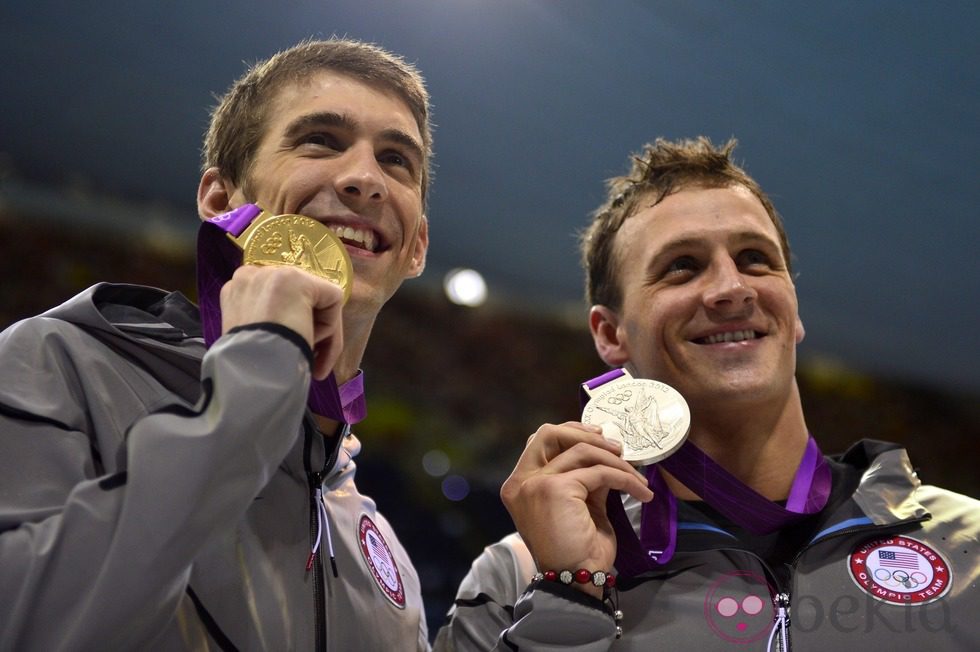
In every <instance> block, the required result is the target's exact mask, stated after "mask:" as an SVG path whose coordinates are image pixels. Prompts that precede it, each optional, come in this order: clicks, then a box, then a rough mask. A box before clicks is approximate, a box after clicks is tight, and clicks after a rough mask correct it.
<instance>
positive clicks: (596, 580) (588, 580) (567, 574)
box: [531, 568, 616, 589]
mask: <svg viewBox="0 0 980 652" xmlns="http://www.w3.org/2000/svg"><path fill="white" fill-rule="evenodd" d="M531 579H534V580H539V581H540V580H548V581H549V582H561V583H562V584H566V585H567V584H571V583H572V582H578V583H579V584H592V586H597V587H603V588H607V589H611V588H613V587H614V586H616V576H615V575H613V574H612V573H607V572H606V571H601V570H597V571H594V572H591V573H590V572H589V571H587V570H586V569H584V568H580V569H578V570H577V571H575V572H574V573H573V572H572V571H570V570H567V569H566V570H560V571H553V570H549V571H545V572H543V573H536V574H535V575H534V577H533V578H531Z"/></svg>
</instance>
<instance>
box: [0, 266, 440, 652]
mask: <svg viewBox="0 0 980 652" xmlns="http://www.w3.org/2000/svg"><path fill="white" fill-rule="evenodd" d="M310 359H311V351H310V349H309V347H308V345H307V344H306V343H305V342H304V341H303V340H302V339H301V338H300V337H299V336H298V335H297V334H296V333H294V332H292V331H290V330H288V329H285V328H283V327H281V326H277V325H274V324H255V325H251V326H247V327H243V328H241V329H237V330H236V331H235V332H232V333H229V334H227V335H225V336H223V337H222V338H221V339H219V340H218V341H217V342H216V343H215V344H214V346H212V347H211V348H210V349H209V350H205V346H204V343H203V340H202V339H201V337H200V335H199V327H198V315H197V309H196V308H195V307H194V306H193V304H191V303H190V302H188V301H187V300H186V299H184V298H183V297H182V296H181V295H179V294H177V293H171V294H168V293H165V292H163V291H160V290H155V289H152V288H145V287H140V286H132V285H109V284H100V285H96V286H94V287H92V288H90V289H89V290H87V291H85V292H83V293H81V294H80V295H78V296H76V297H75V298H73V299H71V300H70V301H68V302H67V303H65V304H63V305H61V306H59V307H57V308H55V309H52V310H50V311H48V312H47V313H44V314H43V315H41V316H39V317H35V318H31V319H27V320H25V321H22V322H19V323H17V324H15V325H13V326H11V327H10V328H8V329H7V330H6V331H4V332H3V334H2V335H0V360H2V364H3V367H2V368H3V377H4V381H3V383H2V386H0V651H3V652H12V651H17V652H22V651H23V652H28V651H33V650H43V651H45V652H48V651H51V650H81V651H86V650H113V651H114V650H235V649H237V650H275V651H277V652H279V651H285V650H304V651H305V650H316V649H320V650H326V649H329V650H344V651H346V650H395V649H408V650H416V649H427V648H428V643H427V633H426V626H425V619H424V614H423V609H422V599H421V593H420V588H419V580H418V576H417V574H416V572H415V569H414V568H413V566H412V564H411V562H410V560H409V558H408V556H407V554H406V553H405V550H404V549H403V548H402V546H401V545H400V544H399V542H398V539H397V538H396V536H395V534H394V532H393V531H392V530H391V527H390V526H389V524H388V522H387V521H386V520H385V518H384V517H383V516H382V515H381V514H380V513H378V511H377V510H376V507H375V504H374V502H373V501H372V500H371V499H370V498H368V497H366V496H363V495H361V494H360V493H359V492H358V490H357V487H356V486H355V484H354V474H355V468H356V466H355V463H354V460H353V458H354V457H355V455H357V453H358V452H359V450H360V443H359V442H358V441H357V439H356V438H355V437H354V436H353V435H350V434H346V436H338V437H333V438H325V437H323V436H322V434H321V433H320V432H319V431H318V430H317V429H316V426H315V422H314V420H313V419H312V418H311V417H310V415H309V413H308V412H307V410H306V409H305V404H306V399H307V391H308V386H309V382H310ZM318 490H319V492H322V496H323V499H322V504H323V505H324V507H325V510H326V511H325V517H326V518H325V520H323V519H322V518H321V514H323V513H322V512H320V510H319V507H318V503H320V502H321V501H320V500H319V498H318V496H319V495H320V493H319V492H318ZM318 535H319V536H320V541H321V543H320V546H319V548H318V552H317V554H316V555H311V551H312V548H313V545H314V543H315V542H316V540H317V536H318ZM331 549H332V552H333V557H334V559H333V561H332V563H331V560H330V559H329V555H330V552H331ZM333 566H335V567H336V572H334V570H333ZM308 567H309V568H308Z"/></svg>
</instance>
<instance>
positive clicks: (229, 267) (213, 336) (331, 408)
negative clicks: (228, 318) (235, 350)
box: [197, 204, 367, 424]
mask: <svg viewBox="0 0 980 652" xmlns="http://www.w3.org/2000/svg"><path fill="white" fill-rule="evenodd" d="M261 212H262V209H261V208H259V207H258V206H256V205H255V204H245V205H244V206H240V207H238V208H236V209H235V210H233V211H230V212H228V213H224V214H222V215H218V216H216V217H212V218H211V219H210V220H207V221H205V222H204V223H202V224H201V228H200V229H199V230H198V233H197V292H198V304H199V306H200V311H201V329H202V331H203V334H204V343H205V344H206V345H207V346H208V347H210V346H211V345H212V344H214V342H215V340H217V339H218V338H219V337H221V301H220V296H221V287H222V286H223V285H224V284H225V283H227V282H228V280H229V279H231V276H232V274H234V273H235V270H236V269H237V268H238V267H239V266H240V265H241V264H242V252H241V250H240V249H239V248H238V247H236V246H235V244H234V243H233V242H231V241H230V240H229V239H228V237H227V235H225V234H226V233H230V234H232V235H234V236H239V235H241V234H242V232H243V231H244V230H245V229H246V227H248V225H249V224H251V223H252V220H254V219H255V218H256V216H258V215H259V214H260V213H261ZM307 404H308V405H309V407H310V409H311V410H312V411H313V412H314V413H316V414H319V415H321V416H324V417H327V418H329V419H333V420H334V421H339V422H344V423H349V424H354V423H357V422H359V421H361V420H362V419H364V416H365V415H366V414H367V404H366V403H365V400H364V374H363V373H362V372H360V371H358V372H357V375H355V376H354V377H353V378H352V379H350V380H349V381H347V382H346V383H344V384H343V385H340V386H339V387H338V386H337V379H336V377H334V375H333V373H331V374H330V375H329V376H327V378H326V379H324V380H314V381H313V382H312V383H310V395H309V399H308V401H307Z"/></svg>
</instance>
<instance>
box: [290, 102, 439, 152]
mask: <svg viewBox="0 0 980 652" xmlns="http://www.w3.org/2000/svg"><path fill="white" fill-rule="evenodd" d="M358 126H359V125H358V122H357V120H356V119H355V118H353V117H352V116H350V115H348V114H346V113H336V112H334V111H318V112H316V113H307V114H306V115H301V116H299V117H298V118H296V119H295V120H293V121H292V122H290V123H289V125H287V126H286V130H285V131H284V132H283V137H284V138H285V139H286V140H292V139H294V138H296V137H298V136H299V135H300V134H302V133H304V132H306V131H308V130H310V129H312V128H314V127H336V128H340V129H343V130H345V131H357V128H358ZM378 135H379V136H380V138H381V140H385V141H388V142H393V143H396V144H398V145H401V146H402V147H404V148H405V149H407V150H409V151H410V152H411V154H412V155H413V156H415V157H417V158H418V160H419V161H420V162H421V161H425V150H423V149H422V145H421V144H420V143H419V142H418V140H416V139H415V138H413V137H412V136H410V135H409V134H407V133H405V132H404V131H402V130H401V129H394V128H392V129H384V130H382V131H381V133H380V134H378Z"/></svg>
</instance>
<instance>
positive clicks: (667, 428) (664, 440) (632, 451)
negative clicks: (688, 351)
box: [582, 369, 691, 466]
mask: <svg viewBox="0 0 980 652" xmlns="http://www.w3.org/2000/svg"><path fill="white" fill-rule="evenodd" d="M583 389H585V391H586V393H588V395H589V397H590V398H589V402H588V403H586V404H585V409H583V410H582V423H591V424H595V425H598V426H601V427H602V436H603V437H605V438H606V439H612V440H616V441H619V442H620V443H621V444H622V446H623V459H625V460H626V461H627V462H630V463H631V464H633V465H635V466H645V465H648V464H654V463H655V462H659V461H660V460H662V459H664V458H666V457H668V456H670V455H671V454H672V453H673V452H674V451H676V450H677V449H678V448H680V446H681V444H683V443H684V441H685V440H686V439H687V433H688V431H689V430H690V428H691V411H690V408H688V406H687V401H685V400H684V397H683V396H681V395H680V392H678V391H677V390H676V389H674V388H673V387H671V386H670V385H667V384H665V383H661V382H659V381H656V380H648V379H646V378H633V377H632V376H631V375H630V373H629V372H628V371H626V370H625V369H624V370H623V375H622V376H620V377H619V378H616V379H615V380H612V381H610V382H608V383H605V384H603V385H600V386H599V387H596V388H595V389H589V388H588V387H585V386H583Z"/></svg>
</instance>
